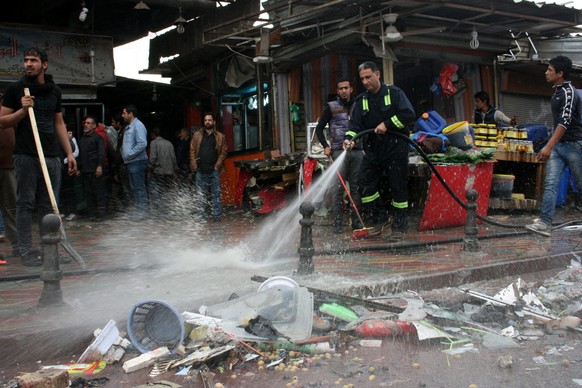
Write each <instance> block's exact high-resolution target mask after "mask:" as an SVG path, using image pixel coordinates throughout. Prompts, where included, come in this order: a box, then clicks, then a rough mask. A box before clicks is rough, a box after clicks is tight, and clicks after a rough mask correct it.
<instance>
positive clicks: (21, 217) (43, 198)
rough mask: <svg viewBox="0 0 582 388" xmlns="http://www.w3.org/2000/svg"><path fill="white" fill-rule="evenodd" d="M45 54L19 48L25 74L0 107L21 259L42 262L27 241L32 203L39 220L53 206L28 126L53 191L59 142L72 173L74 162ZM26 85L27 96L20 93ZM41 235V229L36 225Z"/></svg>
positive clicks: (28, 263)
mask: <svg viewBox="0 0 582 388" xmlns="http://www.w3.org/2000/svg"><path fill="white" fill-rule="evenodd" d="M47 68H48V55H47V54H46V52H45V51H44V50H42V49H39V48H36V47H31V48H28V49H26V50H25V51H24V77H22V79H20V80H19V81H17V82H15V83H13V84H12V85H10V86H9V87H8V89H7V90H6V93H5V94H4V101H3V103H2V108H1V109H0V126H1V127H3V128H6V127H14V128H15V132H16V133H15V135H16V145H15V147H14V157H13V160H14V168H15V172H16V190H17V200H16V229H17V231H18V239H19V249H20V256H21V261H22V264H23V265H25V266H41V265H42V254H41V252H40V251H39V250H38V249H33V246H32V214H33V209H34V206H35V203H36V206H37V209H38V217H39V225H40V220H42V217H44V216H45V215H47V214H49V213H51V212H52V206H51V200H50V196H49V193H48V189H47V182H45V180H44V177H43V173H42V166H41V161H40V160H39V152H38V150H37V148H36V143H35V141H34V135H33V128H34V126H38V134H39V137H40V142H41V144H42V150H43V153H44V156H45V162H46V166H47V169H48V173H49V176H50V180H51V185H52V189H53V192H55V193H58V188H59V186H60V179H61V174H60V170H61V160H60V155H61V152H60V148H59V143H60V145H61V146H62V148H63V150H64V151H65V154H66V155H67V160H68V163H69V166H68V172H69V175H73V174H75V173H76V170H77V164H76V162H75V158H74V157H73V152H72V150H71V146H70V144H69V139H68V136H67V128H66V126H65V122H64V120H63V114H62V110H61V90H60V88H59V87H58V86H57V85H56V84H55V83H54V81H53V79H52V76H51V75H48V74H46V70H47ZM25 88H28V89H29V90H30V96H27V95H25ZM30 107H32V108H33V109H34V113H35V117H36V124H33V123H32V122H31V120H30V116H29V112H28V109H29V108H30ZM40 235H41V236H42V235H43V232H42V230H40Z"/></svg>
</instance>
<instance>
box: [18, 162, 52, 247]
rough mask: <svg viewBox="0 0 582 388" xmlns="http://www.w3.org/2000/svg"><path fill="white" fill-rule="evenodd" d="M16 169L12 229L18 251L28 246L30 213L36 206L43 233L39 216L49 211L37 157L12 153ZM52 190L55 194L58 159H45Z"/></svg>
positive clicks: (30, 224)
mask: <svg viewBox="0 0 582 388" xmlns="http://www.w3.org/2000/svg"><path fill="white" fill-rule="evenodd" d="M12 159H13V162H14V171H15V172H16V230H17V231H18V243H19V248H20V254H22V255H23V254H25V253H26V252H28V251H30V250H31V249H32V213H33V210H34V205H35V203H36V205H37V213H38V220H39V230H40V235H41V236H42V235H43V230H42V227H41V226H42V224H41V220H42V218H43V217H44V216H45V215H47V214H49V213H52V212H53V209H52V205H51V201H50V197H49V194H48V191H47V189H46V183H45V181H44V176H43V175H42V169H41V167H40V162H39V160H38V158H35V157H32V156H28V155H21V154H16V155H14V156H13V158H12ZM45 160H46V166H47V169H48V173H49V176H50V179H51V186H52V189H53V192H54V193H55V195H56V193H58V191H59V190H58V189H59V187H60V186H61V160H60V159H59V158H45Z"/></svg>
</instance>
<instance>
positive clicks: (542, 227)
mask: <svg viewBox="0 0 582 388" xmlns="http://www.w3.org/2000/svg"><path fill="white" fill-rule="evenodd" d="M525 228H526V229H528V230H531V231H532V232H534V233H537V234H541V235H542V236H546V237H551V236H552V225H549V224H547V223H545V222H544V221H542V220H540V219H535V220H534V223H533V224H529V225H526V226H525Z"/></svg>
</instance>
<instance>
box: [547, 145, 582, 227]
mask: <svg viewBox="0 0 582 388" xmlns="http://www.w3.org/2000/svg"><path fill="white" fill-rule="evenodd" d="M566 166H568V167H570V171H571V172H572V176H573V177H574V181H575V182H576V185H577V187H582V140H580V141H577V142H571V143H558V144H556V145H555V146H554V149H553V150H552V154H551V155H550V159H549V160H548V161H547V163H546V179H545V180H544V196H543V198H542V206H541V212H540V219H541V220H542V221H544V222H545V223H548V224H551V222H552V219H553V218H554V213H555V211H556V201H557V198H558V185H559V184H560V178H561V176H562V172H563V171H564V169H565V168H566Z"/></svg>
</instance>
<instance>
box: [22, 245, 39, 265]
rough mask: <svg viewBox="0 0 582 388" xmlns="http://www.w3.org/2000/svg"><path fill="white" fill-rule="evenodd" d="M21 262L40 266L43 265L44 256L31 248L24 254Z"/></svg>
mask: <svg viewBox="0 0 582 388" xmlns="http://www.w3.org/2000/svg"><path fill="white" fill-rule="evenodd" d="M20 262H21V263H22V265H24V266H25V267H40V266H41V265H42V256H41V254H40V252H39V251H37V250H35V249H31V250H30V251H28V252H26V253H25V254H24V255H22V257H21V258H20Z"/></svg>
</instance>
